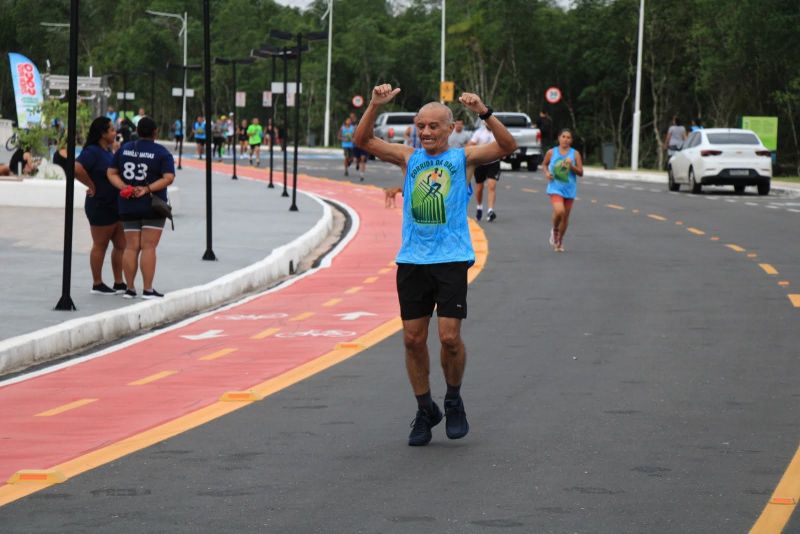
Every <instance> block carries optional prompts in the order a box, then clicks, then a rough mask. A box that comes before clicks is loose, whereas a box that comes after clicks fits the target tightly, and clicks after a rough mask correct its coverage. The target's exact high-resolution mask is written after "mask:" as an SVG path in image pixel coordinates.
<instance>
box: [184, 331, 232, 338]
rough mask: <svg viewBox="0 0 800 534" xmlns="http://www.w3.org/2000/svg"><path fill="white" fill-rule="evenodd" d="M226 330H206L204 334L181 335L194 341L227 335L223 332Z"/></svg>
mask: <svg viewBox="0 0 800 534" xmlns="http://www.w3.org/2000/svg"><path fill="white" fill-rule="evenodd" d="M224 331H225V330H206V331H205V332H203V333H202V334H194V335H192V336H181V337H182V338H185V339H191V340H192V341H199V340H201V339H213V338H215V337H225V334H223V332H224Z"/></svg>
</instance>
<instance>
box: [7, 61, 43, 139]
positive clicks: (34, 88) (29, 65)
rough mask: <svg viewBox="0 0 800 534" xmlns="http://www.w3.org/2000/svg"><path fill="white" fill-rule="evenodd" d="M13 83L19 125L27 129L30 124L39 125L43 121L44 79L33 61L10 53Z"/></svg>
mask: <svg viewBox="0 0 800 534" xmlns="http://www.w3.org/2000/svg"><path fill="white" fill-rule="evenodd" d="M8 61H9V64H10V65H11V81H12V83H13V84H14V96H15V99H16V103H17V125H18V126H19V127H20V128H26V127H27V126H28V124H39V122H41V120H42V114H41V111H40V108H41V105H42V100H43V96H42V77H41V76H40V75H39V69H37V68H36V65H34V63H33V61H31V60H30V59H28V58H26V57H25V56H23V55H22V54H16V53H14V52H9V54H8Z"/></svg>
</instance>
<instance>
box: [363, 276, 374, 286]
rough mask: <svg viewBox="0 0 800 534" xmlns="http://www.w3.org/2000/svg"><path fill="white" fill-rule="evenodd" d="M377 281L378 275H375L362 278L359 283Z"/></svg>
mask: <svg viewBox="0 0 800 534" xmlns="http://www.w3.org/2000/svg"><path fill="white" fill-rule="evenodd" d="M377 281H378V277H377V276H368V277H367V278H364V281H363V282H361V283H362V284H374V283H375V282H377Z"/></svg>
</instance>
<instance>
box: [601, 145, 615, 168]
mask: <svg viewBox="0 0 800 534" xmlns="http://www.w3.org/2000/svg"><path fill="white" fill-rule="evenodd" d="M602 160H603V167H604V168H606V169H614V168H615V165H614V162H615V161H616V160H617V147H616V146H614V143H603V154H602Z"/></svg>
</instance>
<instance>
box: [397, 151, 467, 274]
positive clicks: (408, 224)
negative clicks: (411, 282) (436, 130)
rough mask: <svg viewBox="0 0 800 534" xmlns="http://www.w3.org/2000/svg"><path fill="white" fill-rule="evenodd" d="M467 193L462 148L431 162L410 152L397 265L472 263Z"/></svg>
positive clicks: (446, 152) (421, 152)
mask: <svg viewBox="0 0 800 534" xmlns="http://www.w3.org/2000/svg"><path fill="white" fill-rule="evenodd" d="M471 193H472V191H471V189H470V188H469V187H468V183H467V158H466V156H465V154H464V149H463V148H451V149H449V150H447V151H445V152H442V153H441V154H437V155H435V156H431V155H429V154H428V153H427V152H426V151H425V150H424V149H422V148H419V149H417V150H415V151H414V153H413V154H412V155H411V158H410V159H409V160H408V168H407V170H406V176H405V181H404V183H403V238H402V244H401V246H400V252H398V253H397V258H396V261H397V263H416V264H431V263H447V262H454V261H466V262H468V263H469V264H470V265H471V264H472V263H474V262H475V251H474V250H472V241H471V240H470V234H469V225H468V223H467V203H468V202H469V197H470V195H471Z"/></svg>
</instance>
